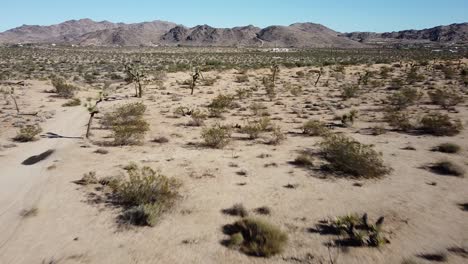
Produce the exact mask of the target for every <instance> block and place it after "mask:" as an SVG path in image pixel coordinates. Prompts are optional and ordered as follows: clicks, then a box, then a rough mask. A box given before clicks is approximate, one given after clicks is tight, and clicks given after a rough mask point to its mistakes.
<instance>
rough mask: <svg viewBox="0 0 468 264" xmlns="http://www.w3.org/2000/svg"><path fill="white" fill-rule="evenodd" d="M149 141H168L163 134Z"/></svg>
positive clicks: (160, 142)
mask: <svg viewBox="0 0 468 264" xmlns="http://www.w3.org/2000/svg"><path fill="white" fill-rule="evenodd" d="M151 142H154V143H159V144H164V143H168V142H169V139H168V138H167V137H164V136H159V137H155V138H153V140H151Z"/></svg>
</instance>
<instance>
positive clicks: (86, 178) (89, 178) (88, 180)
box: [75, 171, 99, 185]
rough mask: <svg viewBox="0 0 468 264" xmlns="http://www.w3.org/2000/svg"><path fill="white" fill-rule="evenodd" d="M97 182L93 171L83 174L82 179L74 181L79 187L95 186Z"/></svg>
mask: <svg viewBox="0 0 468 264" xmlns="http://www.w3.org/2000/svg"><path fill="white" fill-rule="evenodd" d="M98 182H99V181H98V179H97V177H96V172H95V171H90V172H87V173H85V174H83V177H82V178H81V180H78V181H75V183H76V184H80V185H90V184H97V183H98Z"/></svg>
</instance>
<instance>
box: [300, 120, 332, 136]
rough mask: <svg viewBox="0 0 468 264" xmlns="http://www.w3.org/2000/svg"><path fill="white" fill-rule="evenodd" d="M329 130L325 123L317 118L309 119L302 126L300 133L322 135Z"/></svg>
mask: <svg viewBox="0 0 468 264" xmlns="http://www.w3.org/2000/svg"><path fill="white" fill-rule="evenodd" d="M329 131H330V130H329V129H328V127H327V124H325V123H324V122H322V121H319V120H309V121H307V122H305V123H304V125H303V126H302V133H304V134H305V135H308V136H324V135H326V134H328V133H329Z"/></svg>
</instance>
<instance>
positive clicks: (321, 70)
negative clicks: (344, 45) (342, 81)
mask: <svg viewBox="0 0 468 264" xmlns="http://www.w3.org/2000/svg"><path fill="white" fill-rule="evenodd" d="M311 72H313V73H317V74H318V76H317V80H315V83H314V86H317V84H318V82H319V81H320V78H321V77H322V74H323V68H320V70H312V71H311Z"/></svg>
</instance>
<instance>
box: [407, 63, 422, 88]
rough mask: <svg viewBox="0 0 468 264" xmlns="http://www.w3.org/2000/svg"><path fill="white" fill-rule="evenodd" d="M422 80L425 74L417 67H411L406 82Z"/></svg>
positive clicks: (412, 82) (411, 82)
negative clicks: (420, 72)
mask: <svg viewBox="0 0 468 264" xmlns="http://www.w3.org/2000/svg"><path fill="white" fill-rule="evenodd" d="M422 81H424V75H422V74H419V73H418V69H417V68H416V67H411V69H410V71H409V72H408V74H407V75H406V82H407V83H408V84H414V83H417V82H422Z"/></svg>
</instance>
